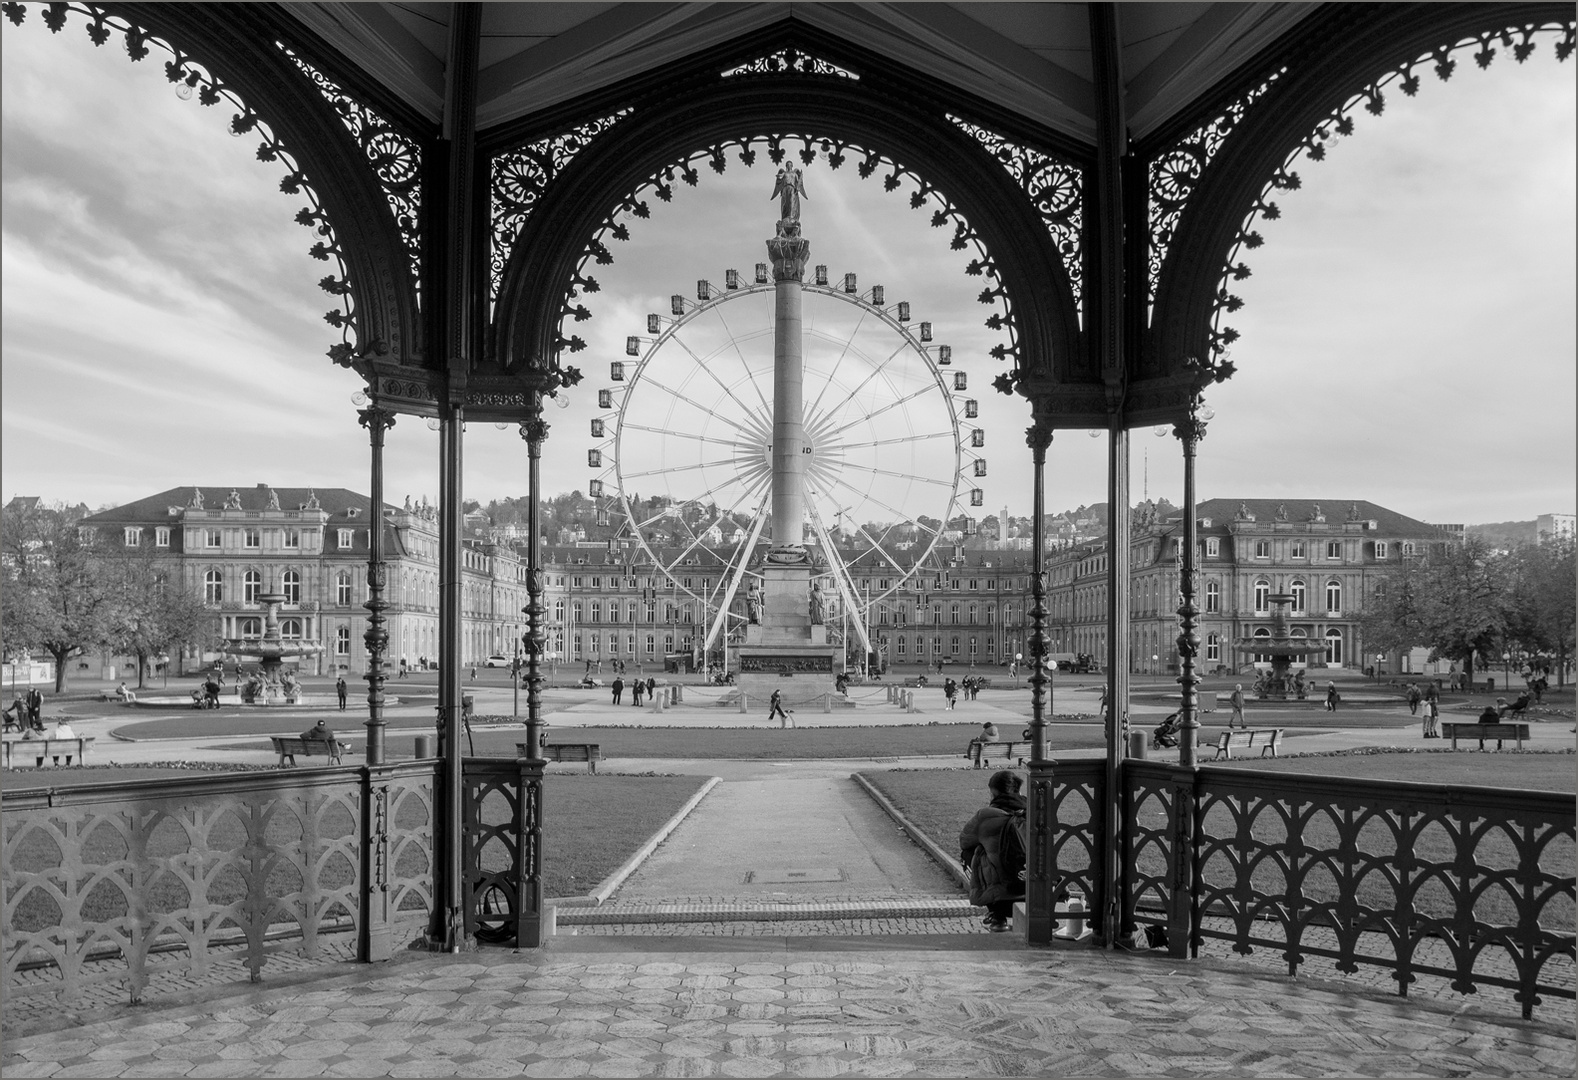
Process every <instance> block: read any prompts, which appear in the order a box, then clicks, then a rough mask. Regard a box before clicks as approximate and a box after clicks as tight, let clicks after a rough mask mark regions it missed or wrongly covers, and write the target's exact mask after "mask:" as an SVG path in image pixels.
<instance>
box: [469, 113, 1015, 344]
mask: <svg viewBox="0 0 1578 1080" xmlns="http://www.w3.org/2000/svg"><path fill="white" fill-rule="evenodd" d="M796 144H798V146H796ZM764 150H765V152H766V154H767V157H768V159H769V160H770V161H771V162H772V163H773V164H774V165H778V164H780V163H782V161H783V159H784V157H785V156H786V155H787V154H788V153H790V152H793V153H795V154H796V155H797V156H798V157H799V158H800V161H801V163H802V164H804V165H810V164H811V163H812V162H813V161H815V160H816V159H817V158H818V157H820V158H822V159H823V160H824V161H825V162H826V163H827V166H828V168H830V169H838V168H841V167H842V166H843V165H844V163H845V162H846V161H849V160H850V157H851V155H859V157H860V160H858V161H857V162H855V170H856V172H857V173H858V174H859V176H860V178H861V179H862V180H866V179H869V178H871V177H872V176H874V175H876V174H877V172H878V171H879V170H881V171H882V172H883V173H884V174H885V175H883V177H882V187H883V190H885V191H888V192H893V191H897V190H898V189H899V188H900V187H902V186H905V185H906V184H908V185H913V188H912V190H911V191H910V193H909V204H910V209H911V210H920V209H923V208H926V207H928V206H930V207H931V208H932V215H931V226H932V228H942V227H943V226H945V225H950V224H951V225H952V226H953V238H952V240H951V241H950V243H949V246H950V247H951V248H952V249H953V250H954V251H965V250H968V249H972V248H973V249H974V252H975V257H974V258H973V259H971V260H970V262H969V263H967V264H966V265H965V268H964V272H965V273H966V274H968V275H970V276H971V277H984V278H986V279H987V281H988V287H987V288H985V289H983V290H982V291H981V293H980V295H979V296H978V297H977V300H979V301H980V302H981V303H982V304H995V305H998V306H999V307H1000V309H1001V310H1000V311H998V312H995V313H993V314H992V315H991V317H989V318H988V319H987V320H986V326H987V327H988V328H990V329H992V330H997V331H1001V332H1004V333H1005V334H1006V335H1007V337H1008V341H1007V342H1006V343H999V344H997V345H995V346H993V347H992V349H991V350H990V355H991V356H992V357H993V358H994V359H996V360H998V361H1004V362H1011V363H1013V364H1014V365H1015V366H1016V367H1017V364H1018V359H1019V344H1018V329H1017V325H1018V324H1017V322H1016V320H1015V317H1014V312H1013V303H1012V300H1011V299H1010V297H1009V295H1008V290H1007V289H1006V287H1004V285H1003V284H1002V280H1001V278H1000V277H999V276H998V272H997V266H996V264H995V263H994V262H993V261H992V257H991V254H990V253H989V252H988V251H987V250H986V246H985V245H984V244H983V243H982V242H981V238H980V235H979V234H978V233H977V232H976V231H975V229H974V228H972V227H971V226H970V223H969V222H968V221H966V220H965V218H964V215H963V214H962V213H960V211H959V209H958V207H957V206H956V205H954V203H953V202H952V200H950V199H949V198H948V197H947V196H946V195H944V194H943V193H942V192H941V191H939V190H938V189H937V188H935V187H933V186H932V185H931V184H930V183H928V182H927V181H926V180H925V179H924V178H922V177H921V176H920V175H918V174H917V173H915V172H914V171H913V170H911V169H909V168H908V167H906V166H904V165H901V164H899V163H898V162H896V161H893V160H892V159H890V158H887V157H885V156H884V155H882V154H879V153H877V152H876V151H873V150H867V149H865V148H864V147H861V146H858V145H856V144H854V143H852V142H849V141H847V140H844V139H835V138H832V137H826V136H818V135H810V134H794V133H789V134H778V135H758V136H752V137H747V138H740V139H727V140H724V141H722V142H719V143H715V144H713V145H712V146H708V147H706V148H704V149H701V150H697V151H694V152H692V153H690V154H688V155H687V156H686V157H684V158H682V159H680V160H679V161H676V162H674V163H672V164H670V165H668V166H666V167H664V168H663V169H661V170H659V171H658V172H657V173H656V174H654V175H653V176H652V177H650V178H649V179H647V180H646V181H645V182H643V183H642V184H641V185H640V186H639V187H638V188H637V189H636V190H635V191H634V192H632V193H631V194H630V195H628V196H626V198H625V199H624V201H622V202H621V203H620V204H619V206H617V207H615V208H614V210H613V211H612V212H611V213H610V214H609V215H608V216H607V217H606V218H604V220H603V224H602V225H601V226H600V227H599V228H598V230H597V232H596V233H595V234H594V235H593V237H592V239H591V240H590V241H589V242H588V243H587V245H586V249H585V252H584V254H583V256H582V259H581V262H580V265H579V266H578V267H577V269H576V271H575V273H574V274H573V275H572V277H571V280H570V282H569V283H568V284H567V286H566V289H565V299H564V302H563V304H562V305H561V307H560V324H561V325H562V324H563V321H564V319H566V318H573V319H574V320H575V321H576V322H582V321H585V320H586V319H589V318H590V317H591V312H589V311H587V309H586V308H585V307H584V306H582V305H579V304H576V303H575V301H576V299H577V298H578V297H579V296H580V294H581V293H582V292H587V293H595V292H597V291H598V289H599V285H598V282H597V279H596V278H594V277H592V276H591V275H589V274H588V273H587V272H586V270H587V264H588V263H595V264H597V265H599V266H607V265H610V264H611V263H612V262H613V261H614V256H613V252H612V251H611V250H610V248H609V246H608V244H607V243H606V242H605V241H606V239H607V238H608V237H612V238H613V239H615V240H619V241H625V240H629V239H630V219H631V218H642V219H645V218H648V217H650V216H651V208H650V206H649V205H648V203H647V201H646V198H645V195H646V194H647V193H648V192H650V193H651V194H652V195H655V196H657V198H659V199H660V200H662V201H663V202H669V201H670V200H671V199H673V197H674V184H675V182H676V181H683V182H684V183H685V184H686V185H687V186H689V187H695V186H696V185H697V184H699V183H700V182H701V169H700V168H699V166H700V165H701V164H702V163H705V164H706V165H707V167H708V168H710V169H711V170H712V171H713V172H715V173H718V174H722V173H723V172H724V171H725V170H726V169H727V168H728V165H729V159H730V157H731V156H733V157H734V158H735V159H737V160H738V161H739V162H740V163H741V164H743V165H745V166H746V167H747V168H749V167H751V166H752V165H754V164H755V163H756V158H757V155H758V154H759V153H761V152H762V151H764ZM496 235H497V234H496ZM501 265H502V264H501ZM585 347H586V343H585V342H584V341H582V340H581V338H579V337H576V336H571V337H565V336H564V335H563V334H562V333H559V334H556V335H555V337H554V349H555V351H556V352H557V351H559V350H566V351H569V352H572V353H575V352H580V351H581V350H582V349H584V348H585Z"/></svg>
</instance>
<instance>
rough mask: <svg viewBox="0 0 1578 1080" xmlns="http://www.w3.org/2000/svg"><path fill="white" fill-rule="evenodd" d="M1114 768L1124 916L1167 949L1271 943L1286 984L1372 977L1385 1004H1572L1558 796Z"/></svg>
mask: <svg viewBox="0 0 1578 1080" xmlns="http://www.w3.org/2000/svg"><path fill="white" fill-rule="evenodd" d="M1058 771H1059V772H1060V773H1062V772H1065V771H1066V769H1065V767H1062V766H1060V767H1059V769H1058ZM1125 775H1126V778H1127V779H1126V782H1125V791H1124V821H1125V829H1124V860H1123V861H1124V868H1125V882H1124V897H1123V910H1124V913H1125V921H1126V922H1127V923H1128V924H1129V925H1141V926H1143V925H1145V924H1156V925H1162V926H1165V927H1166V932H1167V935H1168V940H1169V944H1170V946H1171V948H1172V951H1173V953H1174V955H1180V956H1181V955H1184V949H1185V946H1187V954H1188V955H1190V956H1198V955H1199V952H1200V949H1201V947H1202V945H1203V944H1204V943H1205V942H1206V941H1208V940H1211V939H1215V940H1219V941H1222V942H1225V943H1227V944H1228V945H1230V947H1231V948H1232V949H1233V951H1234V952H1237V953H1241V954H1247V953H1250V952H1252V951H1253V950H1255V949H1257V948H1270V949H1278V950H1280V951H1281V955H1282V959H1283V960H1284V961H1285V962H1286V964H1287V970H1288V973H1289V974H1290V975H1292V974H1295V973H1296V972H1297V971H1298V969H1299V967H1300V966H1301V965H1302V964H1304V963H1306V962H1307V961H1308V960H1309V959H1311V958H1313V957H1322V958H1326V959H1328V960H1330V961H1332V962H1333V964H1334V966H1335V968H1336V970H1337V971H1339V972H1342V973H1350V974H1351V973H1355V972H1357V971H1359V969H1360V968H1361V967H1365V966H1368V967H1372V968H1381V969H1384V970H1386V971H1388V972H1390V974H1391V976H1392V978H1393V979H1394V980H1395V981H1396V982H1397V987H1398V993H1400V994H1407V992H1408V987H1409V985H1410V984H1411V983H1413V982H1416V981H1417V979H1418V977H1419V976H1421V975H1430V976H1437V977H1440V978H1444V979H1448V980H1450V981H1451V986H1452V988H1453V989H1454V990H1457V991H1459V992H1460V993H1473V992H1474V991H1475V990H1476V989H1477V988H1479V987H1491V986H1496V987H1505V988H1507V989H1510V990H1512V991H1513V992H1514V993H1513V999H1514V1000H1515V1001H1517V1002H1518V1003H1519V1004H1520V1005H1521V1006H1522V1009H1523V1015H1524V1017H1525V1018H1527V1017H1530V1016H1532V1015H1533V1010H1534V1006H1535V1005H1537V1004H1539V1003H1540V1002H1541V1000H1542V997H1543V996H1550V997H1557V998H1567V999H1572V998H1573V997H1574V996H1575V992H1574V965H1575V962H1578V954H1575V935H1574V931H1575V913H1578V907H1575V888H1574V876H1573V868H1574V865H1575V860H1578V845H1575V828H1574V825H1575V807H1574V800H1573V798H1572V797H1571V796H1566V795H1558V794H1554V793H1547V792H1537V791H1505V790H1500V789H1495V788H1480V787H1467V786H1458V785H1443V784H1418V783H1407V782H1401V781H1378V780H1349V779H1344V778H1334V777H1326V776H1301V775H1298V774H1293V773H1276V774H1267V773H1260V772H1254V771H1251V770H1243V769H1224V768H1210V767H1204V768H1200V769H1198V770H1188V769H1183V768H1180V767H1177V766H1168V765H1163V764H1159V763H1148V762H1135V761H1131V762H1129V763H1127V765H1126V767H1125ZM1185 815H1188V816H1189V820H1190V821H1191V822H1192V826H1193V828H1192V830H1189V831H1186V832H1185V833H1184V834H1183V835H1186V836H1190V837H1191V842H1189V843H1186V844H1183V845H1180V844H1179V843H1178V842H1177V838H1178V837H1179V835H1180V823H1181V822H1182V821H1183V820H1184V816H1185ZM1180 855H1181V856H1182V857H1181V858H1180ZM1182 893H1187V897H1186V900H1187V902H1185V897H1184V896H1182V895H1181V894H1182Z"/></svg>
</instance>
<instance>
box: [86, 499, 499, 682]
mask: <svg viewBox="0 0 1578 1080" xmlns="http://www.w3.org/2000/svg"><path fill="white" fill-rule="evenodd" d="M373 524H374V522H373V514H372V506H371V502H370V500H369V499H368V498H367V496H365V495H362V494H359V493H357V492H354V491H349V490H346V489H345V488H323V489H314V488H297V487H288V488H272V487H270V486H269V485H267V484H258V485H256V486H255V487H248V488H223V487H182V488H171V489H169V490H167V491H163V492H160V493H159V494H157V495H150V496H149V497H147V498H145V499H139V500H137V501H135V502H131V503H127V504H125V505H123V506H118V507H115V508H114V509H112V510H105V511H103V512H101V513H98V514H92V515H89V516H87V517H85V518H83V519H82V520H81V523H80V525H79V528H82V529H89V530H93V531H94V532H95V533H96V534H97V539H98V540H99V541H100V542H103V543H109V544H119V545H121V546H124V547H127V548H135V547H144V546H152V547H153V548H154V549H155V550H156V551H157V552H159V553H161V554H167V555H168V557H169V559H170V562H171V564H172V565H173V566H174V567H175V568H176V569H177V571H178V577H179V580H181V581H182V582H184V583H185V585H186V587H187V588H188V589H190V590H191V591H192V592H194V593H197V594H200V595H201V596H202V597H203V599H204V601H205V602H206V603H207V604H208V606H209V607H210V608H211V609H212V610H213V611H214V615H215V622H214V635H215V637H216V638H249V637H260V636H261V635H262V632H263V605H262V604H261V603H259V601H258V597H259V596H261V595H263V594H265V593H271V592H275V593H280V594H282V595H283V596H284V597H285V601H284V603H283V604H282V605H281V608H280V616H281V618H280V633H281V636H282V637H284V638H285V639H287V640H292V641H298V640H300V641H317V642H319V643H320V644H322V645H323V646H324V651H323V652H322V653H321V654H319V655H318V656H317V657H316V658H308V659H307V660H305V661H304V662H303V664H304V668H305V669H306V670H307V672H308V673H309V674H328V673H331V672H335V671H340V670H344V671H352V672H357V673H361V672H362V671H364V670H365V666H366V643H365V641H364V640H363V635H364V634H365V633H366V630H367V610H366V608H365V607H364V606H363V605H364V604H365V603H366V602H367V595H368V593H367V558H368V546H369V543H370V536H371V531H372V529H373ZM381 527H382V528H383V530H384V552H385V565H386V567H387V575H388V576H387V581H388V586H387V591H386V593H385V597H386V599H387V601H388V603H389V607H388V609H387V610H386V612H385V614H386V616H387V617H388V620H389V622H388V624H387V628H388V631H389V655H388V661H389V664H390V667H391V668H392V669H398V667H399V665H400V659H401V657H402V656H404V657H406V658H407V659H408V661H409V662H410V663H411V664H412V665H415V664H417V663H418V661H419V660H421V659H422V658H426V659H427V660H428V661H429V662H432V663H436V662H437V657H438V610H439V580H438V523H437V515H436V514H435V512H434V510H433V508H432V507H431V506H429V505H427V504H426V502H425V501H424V502H423V503H422V504H420V505H416V506H413V505H411V504H410V502H409V500H407V504H406V505H405V506H404V507H403V508H402V507H396V506H385V507H384V508H383V520H382V523H381ZM461 561H462V601H461V608H462V610H463V611H464V612H465V618H464V629H463V631H462V637H461V640H462V642H463V655H464V657H465V660H466V661H467V662H480V661H481V660H483V659H485V658H486V657H487V656H488V655H489V654H490V653H494V652H500V653H509V652H510V651H511V637H512V636H513V635H518V634H519V633H520V629H519V627H520V626H521V625H522V624H523V622H524V616H523V615H522V614H521V609H522V608H523V607H524V606H525V604H526V581H525V563H524V561H523V560H521V559H520V558H518V557H517V555H516V553H515V550H514V549H513V548H511V547H508V546H506V545H500V544H491V543H478V542H467V543H466V544H465V545H464V546H463V549H462V560H461ZM213 645H217V641H216V642H213V643H210V647H209V648H207V649H203V650H198V649H193V650H189V652H188V655H187V656H186V657H184V658H183V659H185V660H187V661H193V662H195V661H198V660H200V659H202V660H208V659H213V658H215V657H216V656H217V653H216V652H215V650H214V648H213V647H212V646H213ZM200 652H201V653H202V656H199V655H198V654H199V653H200Z"/></svg>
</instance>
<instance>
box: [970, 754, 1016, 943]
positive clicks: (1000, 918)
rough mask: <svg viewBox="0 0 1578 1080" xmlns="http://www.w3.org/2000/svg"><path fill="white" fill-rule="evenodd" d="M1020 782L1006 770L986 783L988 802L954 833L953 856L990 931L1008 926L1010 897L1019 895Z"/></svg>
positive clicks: (1001, 931) (1013, 897) (1011, 902)
mask: <svg viewBox="0 0 1578 1080" xmlns="http://www.w3.org/2000/svg"><path fill="white" fill-rule="evenodd" d="M1023 785H1024V781H1023V780H1022V779H1021V778H1020V777H1019V776H1017V775H1015V774H1014V773H1012V772H1009V771H1008V770H1007V769H1004V770H1002V771H1000V772H995V773H993V774H992V778H991V779H990V780H988V781H987V782H986V787H987V790H988V791H990V792H991V801H990V802H988V803H987V805H986V806H984V807H982V808H981V809H980V810H978V811H976V813H975V816H974V817H972V818H971V819H970V820H969V823H968V824H966V825H965V827H964V828H963V829H962V830H960V832H959V861H960V862H961V863H963V864H964V865H965V867H966V868H967V869H968V870H969V872H970V903H972V904H975V905H977V906H978V907H984V908H986V918H985V919H984V920H982V921H983V922H984V923H985V924H986V928H987V929H988V930H990V931H992V932H993V933H1004V932H1006V931H1007V930H1008V929H1009V919H1010V918H1011V917H1012V916H1013V913H1014V901H1016V900H1019V899H1021V898H1022V897H1023V896H1024V895H1025V800H1024V797H1023V796H1022V795H1020V794H1019V790H1020V788H1021V787H1023Z"/></svg>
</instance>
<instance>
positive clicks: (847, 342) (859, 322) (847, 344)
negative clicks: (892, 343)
mask: <svg viewBox="0 0 1578 1080" xmlns="http://www.w3.org/2000/svg"><path fill="white" fill-rule="evenodd" d="M866 314H867V313H866V309H865V308H861V309H860V318H858V319H856V320H855V325H854V327H852V328H851V329H850V331H849V336H848V337H847V338H845V339H844V348H843V350H842V351H840V352H839V354H838V359H836V360H834V361H833V370H834V371H835V372H836V371H837V370H838V366H839V365H840V364H842V363H843V362H844V358H845V357H847V356H848V355H849V350H850V348H851V347H852V346H853V345H854V344H855V335H856V334H858V333H860V328H861V327H862V326H864V325H865V324H866ZM903 351H904V346H903V345H900V346H899V348H898V352H895V353H894V354H893V356H897V355H898V354H899V352H903ZM893 356H890V357H888V360H892V359H893ZM883 363H884V364H886V363H887V361H883ZM878 370H880V368H879V369H878ZM862 385H864V384H862ZM832 388H833V379H832V377H831V376H829V377H828V380H827V382H825V383H823V384H822V390H821V392H820V393H818V394H817V395H816V400H815V401H814V402H812V403H811V409H810V410H807V411H814V410H816V409H817V408H819V407H820V406H821V404H822V399H823V398H824V397H826V396H827V392H828V391H829V390H831V389H832Z"/></svg>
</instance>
